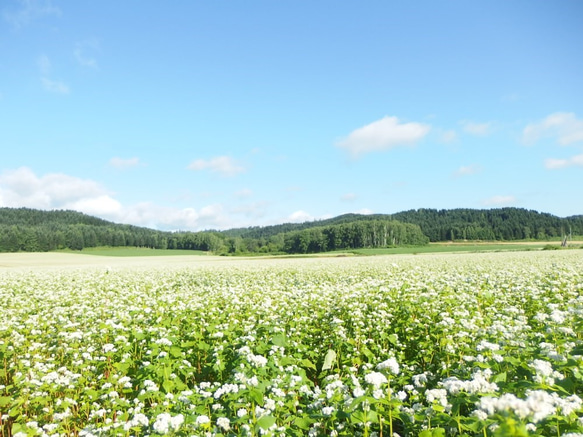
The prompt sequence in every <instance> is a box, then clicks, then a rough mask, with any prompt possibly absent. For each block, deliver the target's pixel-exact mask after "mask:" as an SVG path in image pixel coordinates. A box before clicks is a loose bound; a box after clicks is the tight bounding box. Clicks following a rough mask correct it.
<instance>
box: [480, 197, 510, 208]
mask: <svg viewBox="0 0 583 437" xmlns="http://www.w3.org/2000/svg"><path fill="white" fill-rule="evenodd" d="M515 203H516V197H514V196H492V197H490V198H488V199H485V200H483V201H482V204H483V205H485V206H508V205H513V204H515Z"/></svg>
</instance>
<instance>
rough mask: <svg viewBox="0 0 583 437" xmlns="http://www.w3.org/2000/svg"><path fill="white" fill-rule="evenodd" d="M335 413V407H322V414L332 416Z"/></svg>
mask: <svg viewBox="0 0 583 437" xmlns="http://www.w3.org/2000/svg"><path fill="white" fill-rule="evenodd" d="M333 413H334V407H324V408H322V414H323V415H324V416H331V415H332V414H333Z"/></svg>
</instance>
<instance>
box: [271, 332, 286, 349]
mask: <svg viewBox="0 0 583 437" xmlns="http://www.w3.org/2000/svg"><path fill="white" fill-rule="evenodd" d="M271 343H273V344H274V345H276V346H280V347H284V346H285V345H286V344H287V341H286V338H285V335H283V334H277V335H274V336H273V338H272V339H271Z"/></svg>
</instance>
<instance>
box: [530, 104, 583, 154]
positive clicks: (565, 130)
mask: <svg viewBox="0 0 583 437" xmlns="http://www.w3.org/2000/svg"><path fill="white" fill-rule="evenodd" d="M545 137H551V138H554V139H555V140H556V141H557V142H558V143H559V144H560V145H561V146H567V145H570V144H573V143H578V142H583V120H581V119H578V118H577V116H576V115H575V114H574V113H572V112H556V113H554V114H551V115H549V116H547V117H546V118H544V119H543V120H541V121H539V122H536V123H530V124H528V125H527V126H526V127H525V128H524V130H523V132H522V139H523V141H524V143H525V144H527V145H532V144H534V143H536V142H537V141H539V140H540V139H542V138H545Z"/></svg>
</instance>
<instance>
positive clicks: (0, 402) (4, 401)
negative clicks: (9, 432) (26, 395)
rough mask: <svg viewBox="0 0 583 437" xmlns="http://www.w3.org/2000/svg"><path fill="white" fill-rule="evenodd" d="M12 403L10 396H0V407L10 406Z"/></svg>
mask: <svg viewBox="0 0 583 437" xmlns="http://www.w3.org/2000/svg"><path fill="white" fill-rule="evenodd" d="M11 402H12V398H11V397H10V396H0V407H5V406H6V405H10V403H11Z"/></svg>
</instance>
